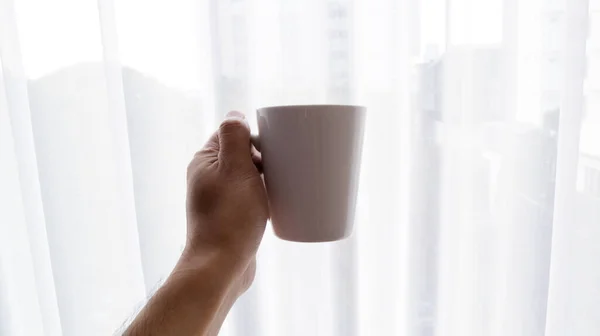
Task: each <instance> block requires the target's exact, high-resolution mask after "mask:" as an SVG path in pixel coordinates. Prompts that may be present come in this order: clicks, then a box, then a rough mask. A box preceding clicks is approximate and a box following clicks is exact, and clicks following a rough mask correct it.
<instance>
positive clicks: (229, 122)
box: [217, 111, 252, 164]
mask: <svg viewBox="0 0 600 336" xmlns="http://www.w3.org/2000/svg"><path fill="white" fill-rule="evenodd" d="M217 133H218V138H219V160H221V159H222V160H224V161H225V162H232V163H236V164H239V163H246V162H248V163H251V162H252V156H251V152H250V127H249V126H248V123H247V122H246V117H245V116H244V114H242V113H240V112H236V111H233V112H229V113H227V116H226V118H225V120H224V121H223V122H222V123H221V126H220V127H219V130H218V132H217Z"/></svg>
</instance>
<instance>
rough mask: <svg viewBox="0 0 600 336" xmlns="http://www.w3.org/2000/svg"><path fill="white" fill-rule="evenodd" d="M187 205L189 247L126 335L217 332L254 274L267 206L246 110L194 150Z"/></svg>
mask: <svg viewBox="0 0 600 336" xmlns="http://www.w3.org/2000/svg"><path fill="white" fill-rule="evenodd" d="M186 209H187V242H186V247H185V249H184V252H183V253H182V255H181V258H180V259H179V262H178V263H177V265H176V266H175V269H174V270H173V272H172V273H171V275H170V276H169V278H168V279H167V280H166V282H165V283H164V284H163V286H162V287H161V288H160V289H159V290H158V291H157V292H156V293H155V295H154V296H153V297H152V298H151V299H150V301H149V302H148V303H147V304H146V306H145V307H144V309H142V311H141V312H140V313H139V314H138V316H137V317H136V319H135V320H134V321H133V322H132V323H131V325H130V326H129V328H128V329H127V330H126V331H125V333H124V335H127V336H137V335H205V336H207V335H210V336H213V335H217V334H218V332H219V329H220V327H221V325H222V323H223V321H224V319H225V317H226V315H227V313H228V312H229V310H230V309H231V307H232V305H233V303H234V302H235V300H236V299H237V298H238V297H239V296H240V295H241V294H242V293H243V292H244V291H245V290H247V289H248V287H249V286H250V284H251V283H252V281H253V280H254V274H255V271H256V258H255V256H256V251H257V249H258V245H259V244H260V241H261V239H262V236H263V233H264V231H265V225H266V222H267V219H268V218H269V206H268V201H267V193H266V190H265V186H264V184H263V180H262V178H261V176H260V153H258V151H257V150H256V149H255V148H254V147H253V146H252V145H251V143H250V128H249V127H248V124H247V123H246V120H245V117H244V115H243V114H241V113H239V112H230V113H228V114H227V119H225V121H223V123H221V126H220V127H219V130H218V131H216V132H215V133H214V134H213V135H212V137H211V138H210V139H209V140H208V142H207V143H206V144H205V145H204V147H203V148H202V150H200V151H199V152H198V153H196V155H194V158H193V159H192V161H191V162H190V164H189V166H188V170H187V205H186Z"/></svg>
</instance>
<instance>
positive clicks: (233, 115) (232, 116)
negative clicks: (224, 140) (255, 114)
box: [225, 111, 246, 120]
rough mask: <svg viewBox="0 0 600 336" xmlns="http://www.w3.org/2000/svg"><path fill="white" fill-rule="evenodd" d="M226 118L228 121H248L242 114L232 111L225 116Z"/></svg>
mask: <svg viewBox="0 0 600 336" xmlns="http://www.w3.org/2000/svg"><path fill="white" fill-rule="evenodd" d="M225 118H226V119H237V120H244V119H246V116H245V115H244V114H243V113H242V112H238V111H230V112H228V113H227V114H226V115H225Z"/></svg>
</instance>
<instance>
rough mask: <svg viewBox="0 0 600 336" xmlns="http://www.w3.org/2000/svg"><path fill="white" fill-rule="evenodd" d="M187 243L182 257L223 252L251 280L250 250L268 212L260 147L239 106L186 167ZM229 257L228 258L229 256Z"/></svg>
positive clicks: (244, 278) (252, 251)
mask: <svg viewBox="0 0 600 336" xmlns="http://www.w3.org/2000/svg"><path fill="white" fill-rule="evenodd" d="M187 182H188V193H187V245H186V250H185V252H184V254H183V256H184V258H187V259H194V258H195V257H196V256H197V255H198V254H203V253H206V252H207V251H210V252H211V253H212V252H215V251H216V253H221V254H225V255H227V256H229V257H230V260H229V261H230V262H231V263H232V264H234V265H233V266H235V268H236V269H238V268H241V269H242V271H243V274H242V279H241V282H242V284H241V287H242V288H240V290H241V291H244V290H245V289H247V287H248V286H249V285H250V283H251V282H252V280H253V278H254V272H255V267H256V265H255V258H254V257H255V254H256V251H257V249H258V245H259V244H260V241H261V239H262V236H263V233H264V230H265V225H266V222H267V219H268V217H269V207H268V200H267V193H266V190H265V187H264V183H263V180H262V178H261V175H260V153H259V152H258V151H257V150H256V149H255V148H254V147H253V146H252V145H251V143H250V128H249V126H248V124H247V122H246V120H245V116H244V115H243V114H242V113H240V112H230V113H228V114H227V117H226V119H225V120H224V121H223V122H222V123H221V126H220V127H219V129H218V130H217V131H216V132H215V133H214V134H213V135H212V137H211V138H210V139H209V140H208V142H207V143H206V144H205V146H204V147H203V148H202V150H200V151H199V152H197V153H196V155H195V156H194V158H193V159H192V161H191V162H190V164H189V166H188V171H187ZM228 259H229V258H228Z"/></svg>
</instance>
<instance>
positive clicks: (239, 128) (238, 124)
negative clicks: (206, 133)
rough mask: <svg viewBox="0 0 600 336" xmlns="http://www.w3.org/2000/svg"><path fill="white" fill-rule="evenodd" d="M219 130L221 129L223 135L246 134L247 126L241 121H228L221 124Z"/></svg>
mask: <svg viewBox="0 0 600 336" xmlns="http://www.w3.org/2000/svg"><path fill="white" fill-rule="evenodd" d="M219 129H220V131H221V133H224V134H231V133H238V132H245V131H246V125H245V124H244V122H243V121H242V120H239V119H227V120H224V121H223V122H222V123H221V126H220V127H219Z"/></svg>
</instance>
